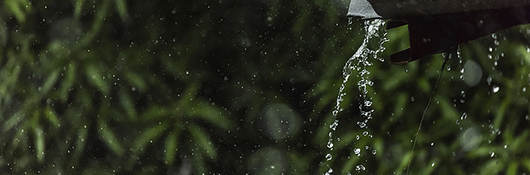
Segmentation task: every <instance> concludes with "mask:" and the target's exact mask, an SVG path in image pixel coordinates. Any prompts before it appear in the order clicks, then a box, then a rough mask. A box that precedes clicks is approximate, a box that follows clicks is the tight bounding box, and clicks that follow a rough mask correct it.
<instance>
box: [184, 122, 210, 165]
mask: <svg viewBox="0 0 530 175" xmlns="http://www.w3.org/2000/svg"><path fill="white" fill-rule="evenodd" d="M189 131H190V134H191V137H192V138H193V141H194V142H195V144H197V145H198V146H199V147H200V148H201V149H202V151H203V153H204V154H205V155H206V156H208V158H210V159H215V158H216V157H217V152H216V151H215V147H214V146H213V143H212V142H211V141H210V138H209V137H208V134H206V133H205V132H204V131H202V128H200V127H198V126H196V125H193V124H192V125H191V126H190V128H189Z"/></svg>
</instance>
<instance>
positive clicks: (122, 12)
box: [114, 0, 129, 21]
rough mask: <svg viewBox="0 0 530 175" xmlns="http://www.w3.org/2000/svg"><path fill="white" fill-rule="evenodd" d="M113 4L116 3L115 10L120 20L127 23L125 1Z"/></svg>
mask: <svg viewBox="0 0 530 175" xmlns="http://www.w3.org/2000/svg"><path fill="white" fill-rule="evenodd" d="M114 2H115V3H116V9H117V10H118V14H120V17H121V19H122V20H124V21H127V20H128V19H129V15H128V13H127V2H126V0H115V1H114Z"/></svg>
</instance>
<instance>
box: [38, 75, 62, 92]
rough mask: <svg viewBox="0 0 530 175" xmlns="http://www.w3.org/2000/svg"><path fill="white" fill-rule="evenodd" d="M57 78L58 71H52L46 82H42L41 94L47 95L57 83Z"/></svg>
mask: <svg viewBox="0 0 530 175" xmlns="http://www.w3.org/2000/svg"><path fill="white" fill-rule="evenodd" d="M58 77H59V71H53V72H52V73H51V74H50V75H49V76H48V78H47V79H46V81H45V82H44V85H43V86H42V93H47V92H48V91H49V90H50V89H51V88H52V87H53V85H54V84H55V82H57V78H58Z"/></svg>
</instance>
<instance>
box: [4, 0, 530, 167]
mask: <svg viewBox="0 0 530 175" xmlns="http://www.w3.org/2000/svg"><path fill="white" fill-rule="evenodd" d="M0 1H1V0H0ZM347 3H348V2H346V1H341V0H338V1H325V0H317V1H311V2H309V1H280V0H269V1H245V2H238V1H232V0H228V1H215V2H214V1H201V0H199V1H164V2H162V1H160V2H159V1H142V2H140V1H126V0H114V1H103V0H73V1H67V2H63V1H60V2H59V1H28V0H3V1H1V2H0V4H2V5H3V6H2V10H1V11H0V82H1V83H0V172H1V173H0V174H2V173H7V174H24V173H29V174H39V173H40V174H203V173H204V174H213V173H221V174H245V173H250V174H280V173H283V174H323V173H324V172H325V171H327V170H328V169H329V167H332V168H333V169H334V172H335V173H336V174H348V173H352V174H364V173H367V174H404V173H406V172H407V171H408V172H409V174H473V173H475V174H508V175H511V174H522V173H528V172H529V171H530V152H529V149H527V148H529V147H530V142H529V141H528V140H529V137H530V136H529V134H530V132H529V130H528V124H529V119H528V115H529V110H530V108H529V105H528V103H529V99H530V98H529V97H530V95H529V91H530V86H529V82H530V76H529V75H530V69H529V65H530V53H529V52H528V49H527V48H528V47H527V46H528V45H529V44H530V43H529V42H528V41H529V40H528V39H530V35H528V32H527V31H528V30H530V28H529V26H519V27H516V28H513V29H510V30H507V31H503V32H501V33H498V34H497V38H499V41H498V42H500V44H499V46H496V45H495V44H494V43H495V42H494V41H492V39H491V37H484V38H481V39H479V40H477V41H472V42H469V43H466V44H464V45H462V46H461V49H460V50H461V55H462V56H461V58H459V59H453V60H449V65H450V66H449V67H450V70H445V71H446V72H445V73H444V76H443V77H442V79H441V84H440V86H439V87H438V89H439V91H438V93H437V94H436V95H435V96H434V97H435V98H434V102H433V104H432V106H431V107H430V109H429V110H428V111H427V113H426V118H425V121H424V123H423V124H424V125H423V127H422V130H421V131H420V132H419V134H418V139H417V143H416V148H415V149H414V150H412V149H411V148H412V143H411V140H413V137H414V134H415V133H416V131H417V128H418V124H419V120H420V117H421V113H422V112H423V110H424V107H425V104H426V102H427V100H428V98H429V95H430V94H431V92H432V91H433V89H434V88H435V87H434V85H433V84H434V82H435V81H436V78H437V77H438V75H439V72H438V70H439V69H440V67H441V65H442V59H443V58H442V57H441V56H440V55H435V56H433V57H432V58H430V59H426V60H422V61H418V62H414V63H410V64H408V65H405V66H397V65H391V64H390V63H388V62H377V61H375V60H374V65H373V66H372V67H369V68H368V69H369V70H370V72H372V74H370V76H371V77H370V78H371V79H372V80H373V81H374V82H375V85H374V86H373V87H371V88H370V89H369V91H370V92H371V93H369V96H370V98H372V99H373V102H374V103H373V105H372V107H373V109H374V110H375V113H374V119H372V120H371V121H370V122H369V126H368V129H359V127H358V126H357V125H356V122H358V121H360V120H361V118H360V114H359V110H358V104H359V103H361V102H362V99H359V96H358V95H357V94H358V93H359V92H358V89H357V88H356V86H357V82H358V81H359V77H357V76H352V78H351V79H350V81H348V82H347V84H346V87H347V88H346V89H345V92H346V94H347V95H346V96H345V100H344V101H343V103H342V106H341V107H342V108H343V109H344V110H343V111H342V112H341V113H339V116H338V117H337V118H334V117H333V116H332V115H331V110H332V108H333V106H334V105H335V103H336V98H337V91H338V88H339V87H340V84H341V83H342V81H343V80H342V67H343V65H344V63H345V62H346V59H347V58H349V57H350V56H351V55H352V54H353V53H354V51H355V49H356V48H357V47H358V45H359V44H360V42H361V41H362V37H363V34H362V32H363V31H362V30H361V26H360V25H361V24H359V23H353V24H350V25H348V19H347V18H346V17H345V14H346V7H347ZM407 31H408V30H407V28H406V27H400V28H397V29H393V30H391V31H389V34H388V38H389V39H390V41H391V42H389V43H387V44H386V45H385V47H386V48H387V52H385V53H384V54H383V55H384V56H385V57H387V56H388V54H389V53H391V52H395V51H398V50H402V49H404V48H406V47H407V45H408V32H407ZM490 47H491V48H492V51H491V52H490V51H489V48H490ZM490 56H491V57H492V58H491V59H490V58H488V57H490ZM497 58H498V59H497ZM460 60H461V62H462V63H460ZM468 61H474V62H475V63H477V64H478V65H479V67H480V68H481V71H482V73H483V74H482V79H481V81H480V82H479V84H478V85H477V86H469V85H467V84H465V82H464V81H462V80H461V79H460V78H459V76H460V74H461V73H460V70H461V69H462V68H463V66H464V65H465V63H466V62H468ZM495 64H497V65H496V66H495ZM357 73H358V72H357V70H354V71H353V74H354V75H355V74H357ZM496 87H498V88H499V90H498V91H493V90H492V89H494V88H496ZM526 89H528V91H527V90H526ZM461 91H464V94H462V93H461ZM461 100H463V101H462V102H461ZM271 104H281V106H282V108H274V106H279V105H271ZM271 106H273V107H271ZM267 110H275V111H273V112H271V111H267ZM464 113H465V114H466V115H465V116H467V117H463V114H464ZM277 114H285V115H277ZM288 114H289V115H288ZM291 114H292V115H291ZM335 119H337V120H339V121H340V124H339V127H338V129H337V130H336V131H335V132H333V138H334V140H333V143H334V145H335V146H334V149H333V150H332V151H329V153H331V154H332V155H333V159H332V160H331V161H326V160H325V155H326V154H327V153H328V148H326V143H327V140H328V133H329V132H330V130H331V129H330V128H329V126H330V124H331V123H332V122H333V121H334V120H335ZM364 131H367V132H368V133H369V134H365V132H364ZM277 135H282V136H283V135H285V137H274V136H277ZM356 149H359V150H360V154H357V153H356V151H355V150H356ZM359 155H360V156H359ZM358 165H363V166H364V167H366V170H365V171H362V170H358V167H357V166H358ZM409 165H410V169H408V170H407V169H406V167H408V166H409Z"/></svg>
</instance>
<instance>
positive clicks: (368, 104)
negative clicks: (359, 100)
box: [364, 101, 372, 107]
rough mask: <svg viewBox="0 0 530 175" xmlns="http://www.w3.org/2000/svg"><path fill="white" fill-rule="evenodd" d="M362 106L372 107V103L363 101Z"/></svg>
mask: <svg viewBox="0 0 530 175" xmlns="http://www.w3.org/2000/svg"><path fill="white" fill-rule="evenodd" d="M364 106H368V107H369V106H372V102H371V101H365V102H364Z"/></svg>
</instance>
